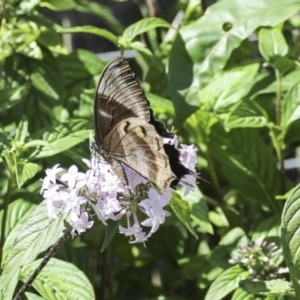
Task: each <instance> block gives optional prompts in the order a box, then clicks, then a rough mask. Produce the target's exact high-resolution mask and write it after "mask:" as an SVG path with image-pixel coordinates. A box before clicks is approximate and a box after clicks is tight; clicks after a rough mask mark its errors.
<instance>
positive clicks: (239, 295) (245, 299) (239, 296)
mask: <svg viewBox="0 0 300 300" xmlns="http://www.w3.org/2000/svg"><path fill="white" fill-rule="evenodd" d="M255 299H257V300H260V299H261V298H258V297H255V296H254V295H252V294H249V293H247V292H245V291H244V290H242V289H241V288H238V289H236V290H235V291H234V293H233V295H232V298H231V300H255Z"/></svg>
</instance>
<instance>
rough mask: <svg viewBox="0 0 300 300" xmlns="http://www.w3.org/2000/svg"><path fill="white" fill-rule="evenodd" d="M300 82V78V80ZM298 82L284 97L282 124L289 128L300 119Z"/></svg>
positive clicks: (299, 87) (299, 88)
mask: <svg viewBox="0 0 300 300" xmlns="http://www.w3.org/2000/svg"><path fill="white" fill-rule="evenodd" d="M299 82H300V80H299ZM299 82H297V83H296V84H295V85H294V86H293V87H292V88H291V90H290V91H289V92H288V93H287V94H286V96H285V97H284V99H283V101H282V102H283V107H282V117H281V126H283V127H284V128H286V129H287V128H288V127H289V126H291V125H292V123H293V122H295V121H299V120H300V86H299Z"/></svg>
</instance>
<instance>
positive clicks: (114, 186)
mask: <svg viewBox="0 0 300 300" xmlns="http://www.w3.org/2000/svg"><path fill="white" fill-rule="evenodd" d="M101 191H102V192H106V193H117V192H121V191H124V188H123V186H122V183H121V181H120V179H119V177H118V176H117V175H115V174H114V173H111V172H107V173H105V174H104V180H103V181H102V182H101Z"/></svg>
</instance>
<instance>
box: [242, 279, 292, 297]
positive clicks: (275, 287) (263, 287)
mask: <svg viewBox="0 0 300 300" xmlns="http://www.w3.org/2000/svg"><path fill="white" fill-rule="evenodd" d="M240 287H241V288H242V289H243V290H245V291H247V292H248V293H251V294H259V295H270V296H271V295H274V296H279V295H281V296H291V297H295V296H296V295H295V292H294V289H293V286H292V284H291V283H290V282H287V281H285V280H283V279H277V280H268V281H257V280H255V281H254V280H242V281H241V282H240Z"/></svg>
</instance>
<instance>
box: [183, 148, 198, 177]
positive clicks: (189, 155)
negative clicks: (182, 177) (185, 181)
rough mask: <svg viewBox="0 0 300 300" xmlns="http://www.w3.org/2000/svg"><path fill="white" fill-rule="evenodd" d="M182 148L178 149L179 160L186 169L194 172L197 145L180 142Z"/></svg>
mask: <svg viewBox="0 0 300 300" xmlns="http://www.w3.org/2000/svg"><path fill="white" fill-rule="evenodd" d="M181 147H182V149H179V152H180V161H181V163H182V164H183V165H184V166H185V167H186V168H188V169H190V170H192V171H193V172H195V170H196V169H195V167H196V163H197V151H198V149H197V147H195V146H194V145H190V146H187V145H183V144H181Z"/></svg>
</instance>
